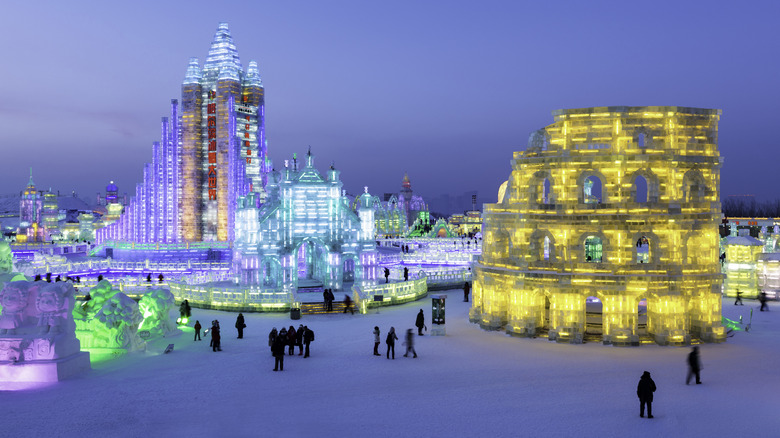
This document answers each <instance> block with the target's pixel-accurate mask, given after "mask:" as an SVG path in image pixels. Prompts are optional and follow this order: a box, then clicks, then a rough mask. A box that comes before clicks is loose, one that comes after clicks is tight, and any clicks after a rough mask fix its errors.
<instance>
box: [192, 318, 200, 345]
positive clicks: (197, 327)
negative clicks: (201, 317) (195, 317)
mask: <svg viewBox="0 0 780 438" xmlns="http://www.w3.org/2000/svg"><path fill="white" fill-rule="evenodd" d="M200 328H201V325H200V321H195V339H193V341H200Z"/></svg>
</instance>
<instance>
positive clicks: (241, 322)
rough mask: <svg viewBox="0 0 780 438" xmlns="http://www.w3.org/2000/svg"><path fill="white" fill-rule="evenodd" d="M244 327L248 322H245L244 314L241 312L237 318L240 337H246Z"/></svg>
mask: <svg viewBox="0 0 780 438" xmlns="http://www.w3.org/2000/svg"><path fill="white" fill-rule="evenodd" d="M244 327H246V324H244V314H243V313H239V314H238V317H237V318H236V330H238V339H244Z"/></svg>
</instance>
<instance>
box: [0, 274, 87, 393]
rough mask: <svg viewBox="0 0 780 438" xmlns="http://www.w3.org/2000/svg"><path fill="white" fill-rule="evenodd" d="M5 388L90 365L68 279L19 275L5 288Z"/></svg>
mask: <svg viewBox="0 0 780 438" xmlns="http://www.w3.org/2000/svg"><path fill="white" fill-rule="evenodd" d="M0 301H1V302H2V303H3V310H2V313H0V389H2V388H3V387H6V384H13V383H19V382H56V381H58V380H60V379H63V378H65V377H68V376H70V375H72V374H75V373H78V372H81V371H84V370H88V369H89V368H90V366H89V353H86V352H82V351H81V347H80V343H79V340H78V339H77V338H76V335H75V325H74V322H73V316H72V314H71V312H72V309H73V305H74V302H75V299H74V290H73V286H71V285H70V284H69V283H65V282H58V283H44V282H30V281H14V282H10V283H8V284H6V285H5V286H4V287H3V289H2V291H0Z"/></svg>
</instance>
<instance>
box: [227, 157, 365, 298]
mask: <svg viewBox="0 0 780 438" xmlns="http://www.w3.org/2000/svg"><path fill="white" fill-rule="evenodd" d="M339 173H340V172H339V171H338V170H336V169H335V168H334V167H333V166H331V167H330V168H329V169H328V173H327V178H323V177H322V175H320V173H319V172H318V171H317V169H315V167H314V156H313V155H312V154H311V150H310V151H309V152H308V153H307V154H306V163H305V166H303V168H300V169H299V164H298V160H297V158H293V160H292V161H291V162H290V161H286V162H285V167H284V169H283V170H282V171H274V172H272V173H271V174H270V179H269V181H268V186H267V193H268V198H267V201H266V202H265V203H264V204H263V205H262V207H260V208H258V207H257V202H256V200H255V199H254V196H255V195H254V194H253V193H250V194H249V195H248V196H246V197H241V198H239V208H238V212H237V220H236V240H235V243H234V254H233V264H234V272H237V273H239V275H240V283H241V284H246V285H259V286H262V287H263V288H270V289H283V290H286V291H295V290H296V289H297V287H298V282H299V279H300V280H304V279H305V280H308V281H309V282H311V283H316V284H320V283H321V284H322V286H323V287H326V288H334V289H341V287H342V284H343V282H345V281H354V282H355V283H356V284H361V283H362V284H366V283H370V282H372V281H375V280H376V275H377V272H376V271H377V269H378V261H377V250H376V242H375V241H374V208H373V206H372V205H371V203H370V202H368V200H370V199H371V196H370V195H368V189H366V195H367V196H365V197H364V199H365V200H366V202H364V203H363V204H362V205H361V206H360V208H359V210H358V213H357V215H356V214H355V213H354V212H353V211H352V210H351V209H350V206H349V200H348V199H347V197H346V196H344V194H343V193H342V189H341V187H342V182H341V179H340V177H339Z"/></svg>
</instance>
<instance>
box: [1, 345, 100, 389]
mask: <svg viewBox="0 0 780 438" xmlns="http://www.w3.org/2000/svg"><path fill="white" fill-rule="evenodd" d="M90 369H91V367H90V364H89V353H88V352H86V351H80V352H78V353H76V354H73V355H70V356H68V357H64V358H58V359H52V360H37V361H27V362H12V361H2V362H0V389H2V388H3V387H4V385H5V384H11V386H13V385H12V384H13V383H19V382H41V383H44V382H58V381H60V380H63V379H66V378H68V377H70V376H73V375H76V374H79V373H81V372H84V371H89V370H90Z"/></svg>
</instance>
